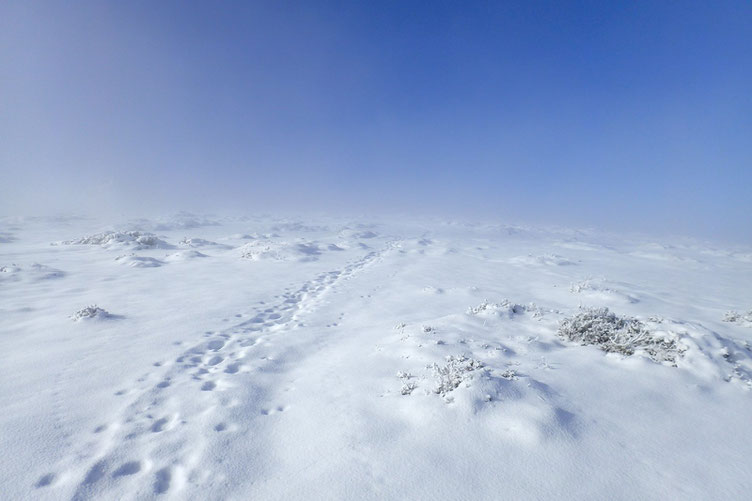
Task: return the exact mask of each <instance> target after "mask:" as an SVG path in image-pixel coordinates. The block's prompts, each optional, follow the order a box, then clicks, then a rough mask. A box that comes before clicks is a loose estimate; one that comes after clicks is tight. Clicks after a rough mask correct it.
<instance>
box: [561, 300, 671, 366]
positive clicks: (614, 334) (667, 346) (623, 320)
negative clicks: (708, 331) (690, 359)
mask: <svg viewBox="0 0 752 501" xmlns="http://www.w3.org/2000/svg"><path fill="white" fill-rule="evenodd" d="M558 334H559V336H560V337H561V338H563V339H567V340H569V341H573V342H575V343H579V344H580V345H583V346H585V345H594V346H597V347H598V348H600V349H601V350H603V351H605V352H607V353H619V354H622V355H626V356H630V355H634V354H635V353H642V354H645V355H647V356H648V357H649V358H650V359H651V360H653V361H654V362H659V363H660V362H669V363H671V364H672V365H674V366H675V365H676V360H677V359H678V358H680V357H681V356H682V353H683V351H684V350H683V349H681V348H680V347H679V345H678V344H677V339H676V337H675V336H671V335H669V334H666V335H663V336H661V335H658V334H656V333H652V332H650V331H649V330H648V329H647V328H646V326H645V324H644V323H642V322H641V321H639V320H637V319H636V318H631V317H621V316H618V315H616V314H615V313H613V312H611V311H609V309H608V308H585V309H583V311H581V312H580V313H578V314H576V315H574V316H572V317H569V318H565V319H564V320H562V321H561V323H560V325H559V332H558Z"/></svg>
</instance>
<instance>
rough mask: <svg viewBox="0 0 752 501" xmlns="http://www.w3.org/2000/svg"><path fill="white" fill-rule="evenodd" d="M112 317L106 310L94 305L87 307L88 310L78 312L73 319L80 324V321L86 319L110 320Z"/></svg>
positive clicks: (83, 309)
mask: <svg viewBox="0 0 752 501" xmlns="http://www.w3.org/2000/svg"><path fill="white" fill-rule="evenodd" d="M111 316H112V315H110V313H109V312H108V311H107V310H105V309H104V308H100V307H99V306H97V305H96V304H92V305H90V306H87V307H86V308H82V309H80V310H78V311H77V312H76V313H75V314H74V315H73V317H72V318H73V320H75V321H76V322H78V321H79V320H83V319H86V318H109V317H111Z"/></svg>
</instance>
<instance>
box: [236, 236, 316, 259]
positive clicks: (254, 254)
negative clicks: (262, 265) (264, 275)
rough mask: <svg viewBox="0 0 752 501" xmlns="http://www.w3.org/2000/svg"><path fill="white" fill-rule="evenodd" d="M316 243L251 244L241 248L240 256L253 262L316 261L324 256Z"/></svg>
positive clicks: (263, 242)
mask: <svg viewBox="0 0 752 501" xmlns="http://www.w3.org/2000/svg"><path fill="white" fill-rule="evenodd" d="M322 252H323V249H322V247H321V246H320V245H319V244H318V243H316V242H310V241H302V242H269V241H261V242H249V243H247V244H245V245H243V246H242V247H240V256H241V257H242V258H243V259H250V260H251V261H290V260H294V261H301V262H305V261H315V260H317V259H318V258H319V256H320V255H321V254H322Z"/></svg>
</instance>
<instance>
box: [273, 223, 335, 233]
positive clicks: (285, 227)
mask: <svg viewBox="0 0 752 501" xmlns="http://www.w3.org/2000/svg"><path fill="white" fill-rule="evenodd" d="M271 230H272V231H285V232H296V233H298V232H300V233H321V232H326V231H329V227H328V226H323V225H315V224H306V223H303V222H301V221H292V222H282V223H278V224H275V225H274V226H272V227H271Z"/></svg>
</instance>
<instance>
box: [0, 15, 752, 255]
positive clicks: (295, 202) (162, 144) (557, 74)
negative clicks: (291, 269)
mask: <svg viewBox="0 0 752 501" xmlns="http://www.w3.org/2000/svg"><path fill="white" fill-rule="evenodd" d="M750 54H752V6H750V4H749V2H741V1H740V2H673V3H669V2H625V3H623V4H621V5H617V4H615V3H613V2H575V3H566V4H564V3H561V2H409V1H408V2H297V3H295V2H221V3H215V2H198V3H186V2H76V3H70V2H4V3H3V5H2V6H1V7H0V73H1V76H0V115H2V120H0V175H1V177H2V184H1V185H0V212H2V213H3V214H6V215H16V214H38V213H63V212H77V213H91V212H97V213H99V212H133V211H136V210H149V211H152V212H159V211H165V212H169V211H175V210H179V209H189V210H200V211H222V210H234V211H237V210H239V211H246V212H254V211H267V210H268V211H274V210H285V211H301V212H307V211H310V210H316V211H322V212H335V213H342V212H352V213H369V214H373V213H379V212H411V213H420V214H426V215H434V214H435V215H441V216H452V217H454V216H460V217H469V218H476V219H497V220H502V221H506V222H517V221H525V222H534V223H553V224H565V225H572V226H582V225H585V226H589V225H593V226H597V227H602V228H606V229H610V230H614V229H616V230H620V229H624V230H629V231H634V230H637V231H645V232H665V231H667V230H670V231H671V232H676V233H684V234H689V235H697V236H701V237H718V238H722V239H725V240H736V241H750V240H752V224H751V223H750V218H749V214H752V196H750V191H749V190H750V186H752V165H751V162H750V160H751V159H752V141H751V140H750V138H752V119H751V117H752V93H751V92H750V89H752V63H750Z"/></svg>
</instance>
